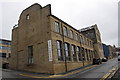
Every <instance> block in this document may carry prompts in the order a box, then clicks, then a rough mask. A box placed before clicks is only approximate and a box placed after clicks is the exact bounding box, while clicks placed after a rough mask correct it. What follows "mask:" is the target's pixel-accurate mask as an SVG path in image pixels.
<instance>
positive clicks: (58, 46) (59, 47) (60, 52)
mask: <svg viewBox="0 0 120 80" xmlns="http://www.w3.org/2000/svg"><path fill="white" fill-rule="evenodd" d="M56 43H57V53H58V60H63V57H62V48H61V45H62V44H61V41H56Z"/></svg>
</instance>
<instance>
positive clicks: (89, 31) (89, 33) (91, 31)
mask: <svg viewBox="0 0 120 80" xmlns="http://www.w3.org/2000/svg"><path fill="white" fill-rule="evenodd" d="M79 31H80V32H81V33H82V34H83V35H85V36H86V37H88V38H90V39H91V40H92V41H93V47H94V50H95V57H97V58H101V59H102V58H104V53H103V47H102V41H101V35H100V32H99V29H98V27H97V25H96V24H95V25H92V26H90V27H87V28H83V29H80V30H79Z"/></svg>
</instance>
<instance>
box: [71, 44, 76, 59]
mask: <svg viewBox="0 0 120 80" xmlns="http://www.w3.org/2000/svg"><path fill="white" fill-rule="evenodd" d="M72 54H73V60H74V61H77V58H76V50H75V46H74V45H72Z"/></svg>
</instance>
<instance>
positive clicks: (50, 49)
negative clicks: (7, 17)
mask: <svg viewBox="0 0 120 80" xmlns="http://www.w3.org/2000/svg"><path fill="white" fill-rule="evenodd" d="M93 44H94V41H93V40H92V39H90V38H88V37H86V36H84V35H83V34H81V33H80V32H79V30H77V29H75V28H73V27H72V26H71V25H69V24H68V23H66V22H64V21H63V20H61V19H59V18H58V17H56V16H54V15H52V14H51V5H47V6H45V7H42V6H40V5H39V4H33V5H31V6H30V7H28V8H27V9H25V10H23V12H22V13H21V15H20V18H19V21H18V27H14V28H13V30H12V49H13V50H12V54H11V59H10V68H11V69H17V70H25V71H31V72H38V73H49V74H57V73H63V72H67V71H70V70H73V69H76V68H80V67H83V66H87V65H89V64H91V63H92V59H93V58H94V57H95V51H94V45H93Z"/></svg>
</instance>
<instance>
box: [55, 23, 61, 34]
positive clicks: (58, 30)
mask: <svg viewBox="0 0 120 80" xmlns="http://www.w3.org/2000/svg"><path fill="white" fill-rule="evenodd" d="M55 32H58V33H60V26H59V23H58V22H55Z"/></svg>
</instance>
